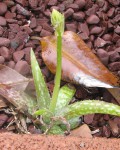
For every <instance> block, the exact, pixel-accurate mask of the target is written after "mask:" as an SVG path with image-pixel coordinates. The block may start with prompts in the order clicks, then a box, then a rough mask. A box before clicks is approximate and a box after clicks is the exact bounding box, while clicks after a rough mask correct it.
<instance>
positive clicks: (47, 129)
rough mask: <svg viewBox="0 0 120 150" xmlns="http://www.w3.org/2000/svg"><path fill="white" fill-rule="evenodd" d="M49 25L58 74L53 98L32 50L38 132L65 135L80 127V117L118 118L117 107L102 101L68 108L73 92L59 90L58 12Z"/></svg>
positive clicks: (60, 23) (61, 21)
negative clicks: (55, 53)
mask: <svg viewBox="0 0 120 150" xmlns="http://www.w3.org/2000/svg"><path fill="white" fill-rule="evenodd" d="M51 22H52V24H53V26H54V28H55V35H56V36H57V71H56V77H55V87H54V90H53V96H52V97H50V94H49V92H48V89H47V86H46V83H45V81H44V77H43V75H42V73H41V70H40V68H39V65H38V63H37V60H36V57H35V54H34V52H33V50H31V67H32V73H33V78H34V82H35V88H36V95H37V103H38V106H39V110H37V111H36V112H35V113H34V115H35V116H39V115H40V116H41V118H42V122H41V123H42V125H41V129H42V130H43V132H44V133H49V134H64V132H65V130H66V129H67V130H68V131H70V130H71V129H74V128H75V127H77V126H78V125H79V117H80V116H82V115H85V114H93V113H102V114H103V113H104V114H111V115H116V116H120V106H117V105H115V104H111V103H107V102H103V101H98V100H84V101H81V102H76V103H73V104H70V105H69V103H70V101H71V99H72V98H73V96H74V94H75V88H74V87H73V86H70V85H65V86H63V87H61V88H60V80H61V62H62V57H61V47H62V35H63V32H64V16H63V15H62V14H60V13H59V12H58V11H56V10H53V12H52V15H51Z"/></svg>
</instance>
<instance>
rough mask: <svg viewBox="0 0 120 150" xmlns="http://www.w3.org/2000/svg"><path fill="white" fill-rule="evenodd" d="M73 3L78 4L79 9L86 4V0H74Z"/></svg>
mask: <svg viewBox="0 0 120 150" xmlns="http://www.w3.org/2000/svg"><path fill="white" fill-rule="evenodd" d="M74 3H75V4H77V5H78V6H79V9H82V8H83V7H85V5H86V1H85V0H75V2H74Z"/></svg>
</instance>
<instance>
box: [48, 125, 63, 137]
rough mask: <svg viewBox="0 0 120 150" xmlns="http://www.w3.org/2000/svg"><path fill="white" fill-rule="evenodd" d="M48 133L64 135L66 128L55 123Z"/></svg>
mask: <svg viewBox="0 0 120 150" xmlns="http://www.w3.org/2000/svg"><path fill="white" fill-rule="evenodd" d="M48 134H54V135H58V134H59V135H60V134H61V135H63V134H64V130H62V129H61V128H60V127H59V126H57V125H54V126H53V127H52V128H51V129H50V130H49V131H48Z"/></svg>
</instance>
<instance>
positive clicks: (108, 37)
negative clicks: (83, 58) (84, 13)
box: [102, 34, 112, 41]
mask: <svg viewBox="0 0 120 150" xmlns="http://www.w3.org/2000/svg"><path fill="white" fill-rule="evenodd" d="M102 39H103V40H105V41H111V40H112V36H111V35H110V34H104V35H103V37H102Z"/></svg>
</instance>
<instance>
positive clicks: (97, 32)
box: [90, 27, 102, 34]
mask: <svg viewBox="0 0 120 150" xmlns="http://www.w3.org/2000/svg"><path fill="white" fill-rule="evenodd" d="M101 32H102V28H101V27H93V28H92V29H91V30H90V34H100V33H101Z"/></svg>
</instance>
